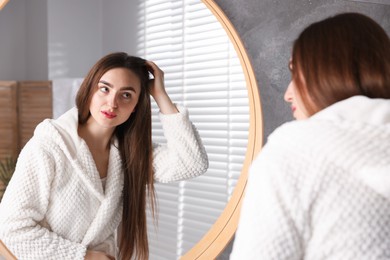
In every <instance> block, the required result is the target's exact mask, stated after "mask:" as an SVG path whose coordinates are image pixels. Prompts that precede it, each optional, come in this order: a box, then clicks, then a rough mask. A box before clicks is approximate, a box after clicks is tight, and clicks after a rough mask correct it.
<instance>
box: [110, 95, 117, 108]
mask: <svg viewBox="0 0 390 260" xmlns="http://www.w3.org/2000/svg"><path fill="white" fill-rule="evenodd" d="M108 105H109V106H110V107H112V108H117V107H118V102H117V100H116V95H111V96H110V97H109V100H108Z"/></svg>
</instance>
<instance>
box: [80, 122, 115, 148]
mask: <svg viewBox="0 0 390 260" xmlns="http://www.w3.org/2000/svg"><path fill="white" fill-rule="evenodd" d="M114 129H115V128H103V127H100V126H97V125H96V124H94V123H93V122H90V121H87V122H86V123H85V124H83V125H79V127H78V134H79V136H80V137H81V138H83V139H84V141H85V142H86V143H87V144H88V146H89V148H90V149H93V150H98V151H101V152H104V151H106V150H109V148H110V143H111V137H112V134H113V133H114Z"/></svg>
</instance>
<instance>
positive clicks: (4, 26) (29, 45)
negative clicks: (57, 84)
mask: <svg viewBox="0 0 390 260" xmlns="http://www.w3.org/2000/svg"><path fill="white" fill-rule="evenodd" d="M46 1H47V0H17V1H16V0H14V1H10V2H9V3H8V4H7V5H6V6H5V7H4V9H3V10H1V11H0V35H1V45H0V46H1V48H0V79H1V80H26V79H31V80H42V79H47V28H46V23H47V22H46V21H47V12H46Z"/></svg>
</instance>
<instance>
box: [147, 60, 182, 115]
mask: <svg viewBox="0 0 390 260" xmlns="http://www.w3.org/2000/svg"><path fill="white" fill-rule="evenodd" d="M146 65H147V66H148V69H149V71H150V73H152V75H153V77H154V78H153V79H151V80H150V82H149V89H150V90H149V92H150V95H151V96H152V97H153V99H154V100H155V101H156V103H157V105H158V107H159V108H160V111H161V113H163V114H174V113H177V112H178V111H177V108H176V106H175V105H174V104H173V103H172V100H171V99H170V97H169V96H168V94H167V92H166V90H165V84H164V72H163V71H162V70H161V69H160V68H159V67H158V66H157V65H156V64H155V63H154V62H152V61H147V62H146Z"/></svg>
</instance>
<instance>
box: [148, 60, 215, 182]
mask: <svg viewBox="0 0 390 260" xmlns="http://www.w3.org/2000/svg"><path fill="white" fill-rule="evenodd" d="M147 64H148V67H149V71H150V72H151V73H152V74H153V76H154V79H153V80H151V82H150V84H151V85H150V94H151V95H152V97H153V98H154V100H155V101H156V103H157V105H158V107H159V108H160V120H161V123H162V126H163V130H164V135H165V137H166V140H167V144H166V145H161V144H154V147H153V148H154V149H153V167H154V171H155V179H156V181H159V182H172V181H179V180H184V179H189V178H193V177H196V176H199V175H201V174H203V173H204V172H206V170H207V168H208V158H207V153H206V150H205V148H204V146H203V144H202V140H201V138H200V136H199V134H198V132H197V130H196V128H195V126H194V125H193V124H192V123H191V121H190V119H189V117H188V111H187V109H185V108H184V107H177V106H175V104H173V103H172V101H171V99H170V98H169V96H168V94H167V92H166V91H165V87H164V73H163V71H162V70H161V69H160V68H159V67H158V66H157V65H156V64H154V63H153V62H151V61H148V62H147Z"/></svg>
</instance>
